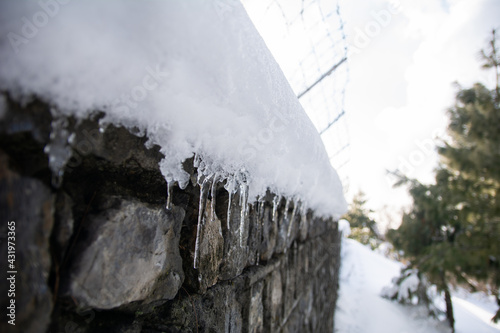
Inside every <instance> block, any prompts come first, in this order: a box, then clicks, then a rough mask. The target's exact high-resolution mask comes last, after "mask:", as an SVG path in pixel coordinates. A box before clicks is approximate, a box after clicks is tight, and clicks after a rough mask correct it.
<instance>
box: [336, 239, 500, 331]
mask: <svg viewBox="0 0 500 333" xmlns="http://www.w3.org/2000/svg"><path fill="white" fill-rule="evenodd" d="M401 267H402V265H401V263H399V262H396V261H393V260H390V259H387V258H385V257H384V256H382V255H381V254H378V253H376V252H373V251H371V250H370V249H369V248H367V247H365V246H363V245H361V244H359V243H358V242H356V241H354V240H351V239H344V240H343V243H342V270H341V276H340V297H339V300H338V303H337V311H336V317H335V332H339V333H358V332H359V333H448V332H450V329H449V328H448V327H447V325H446V323H441V322H438V321H437V320H435V319H433V318H430V317H428V316H427V315H426V312H425V310H424V309H421V308H414V307H405V306H402V305H399V304H398V303H396V302H392V301H390V300H387V299H384V298H382V297H380V296H379V295H380V291H381V289H382V288H383V287H384V286H387V285H389V284H390V283H391V279H392V278H393V277H395V276H398V275H399V273H400V269H401ZM453 305H454V309H455V319H456V332H457V333H497V332H500V325H498V324H497V325H494V324H492V323H490V322H489V319H490V318H491V317H493V312H494V307H492V302H491V300H490V299H488V298H487V297H484V298H479V297H474V295H470V294H467V293H465V292H463V291H461V292H460V293H457V294H456V295H455V296H454V297H453Z"/></svg>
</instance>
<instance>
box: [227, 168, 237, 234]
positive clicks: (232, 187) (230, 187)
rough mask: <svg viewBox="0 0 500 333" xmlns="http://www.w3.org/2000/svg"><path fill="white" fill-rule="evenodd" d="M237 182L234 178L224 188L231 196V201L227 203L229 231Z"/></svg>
mask: <svg viewBox="0 0 500 333" xmlns="http://www.w3.org/2000/svg"><path fill="white" fill-rule="evenodd" d="M235 184H236V180H235V179H234V178H230V179H228V180H227V182H226V185H224V188H225V189H226V190H227V192H228V194H229V200H228V203H227V230H230V229H231V204H232V202H233V193H234V190H235Z"/></svg>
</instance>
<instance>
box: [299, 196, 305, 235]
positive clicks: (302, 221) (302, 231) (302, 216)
mask: <svg viewBox="0 0 500 333" xmlns="http://www.w3.org/2000/svg"><path fill="white" fill-rule="evenodd" d="M301 205H302V206H301V207H300V225H299V230H300V236H301V238H302V239H304V238H305V237H306V232H307V203H306V202H302V203H301Z"/></svg>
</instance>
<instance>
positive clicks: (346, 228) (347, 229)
mask: <svg viewBox="0 0 500 333" xmlns="http://www.w3.org/2000/svg"><path fill="white" fill-rule="evenodd" d="M339 232H340V233H341V234H342V236H344V237H349V235H350V234H351V223H350V222H349V221H347V220H346V219H340V220H339Z"/></svg>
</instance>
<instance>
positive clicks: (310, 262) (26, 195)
mask: <svg viewBox="0 0 500 333" xmlns="http://www.w3.org/2000/svg"><path fill="white" fill-rule="evenodd" d="M6 100H7V107H6V110H5V113H4V115H3V118H2V119H0V220H1V224H0V233H1V235H2V239H1V241H2V246H1V249H0V251H1V252H0V256H1V257H0V262H1V263H2V270H3V272H6V269H4V267H6V265H7V263H6V262H5V261H6V258H7V247H6V242H5V240H6V239H5V237H6V235H7V231H8V230H7V221H15V226H16V262H15V265H16V270H17V274H16V296H15V302H16V303H15V305H16V326H12V325H9V324H7V319H8V317H7V316H6V313H3V315H2V318H3V319H2V320H1V324H0V325H1V326H0V330H1V331H2V332H58V333H59V332H280V331H283V332H333V324H334V323H333V318H334V310H335V302H336V299H337V286H338V269H339V250H340V249H339V247H340V240H339V235H338V228H337V223H336V222H334V221H331V220H321V219H318V218H315V217H314V216H313V214H312V212H311V211H306V210H305V209H301V207H300V202H294V201H292V200H287V199H286V198H277V197H275V196H274V195H273V194H272V193H268V194H267V195H266V197H263V198H260V199H259V201H258V202H254V203H251V204H249V205H248V206H247V205H245V204H244V202H245V200H244V199H245V198H244V192H243V198H240V196H241V195H242V194H241V193H242V192H236V193H234V194H232V195H231V196H230V195H229V193H228V191H227V190H226V189H225V188H224V184H223V183H222V182H220V181H218V180H216V181H215V182H214V181H213V179H205V180H204V179H197V178H198V177H197V169H196V168H195V167H193V164H194V163H193V161H192V160H190V161H186V162H185V165H184V167H185V169H186V171H188V172H189V173H190V174H191V176H192V182H190V184H189V185H188V186H187V187H186V188H185V189H180V188H178V187H177V186H171V188H170V191H167V188H168V187H167V184H166V182H165V180H164V179H163V177H162V175H161V173H160V171H159V169H158V162H159V161H160V159H161V158H162V154H161V153H160V152H159V149H158V147H152V148H151V149H146V148H145V146H144V143H145V142H146V141H147V138H146V137H144V136H138V135H134V134H131V133H130V132H129V131H127V130H125V129H124V128H120V127H114V126H108V127H107V128H106V129H105V130H104V131H103V130H102V129H100V128H99V125H98V120H99V118H100V116H102V115H101V114H99V113H96V114H95V117H94V118H93V119H88V120H85V121H76V120H75V119H72V118H64V119H63V120H62V123H63V126H62V127H61V125H60V124H61V119H59V120H57V119H54V118H53V114H54V112H50V108H49V106H48V105H47V104H45V103H43V102H41V101H33V102H30V103H28V104H26V105H20V104H19V103H16V102H14V101H12V100H11V99H9V98H7V99H6ZM56 120H57V121H56ZM53 129H55V130H53ZM60 131H63V132H62V134H61V133H60ZM64 131H65V132H64ZM51 132H52V135H51ZM58 133H59V134H58ZM61 137H62V138H63V139H64V140H62V143H63V144H61V140H60V138H61ZM58 138H59V139H58ZM57 140H59V142H58V141H57ZM48 144H49V145H50V146H51V149H61V150H62V151H63V152H64V151H67V152H69V153H70V155H71V158H70V159H69V161H68V162H67V165H66V166H65V168H64V170H65V171H64V175H58V174H57V173H56V174H54V169H52V170H51V169H50V168H49V165H50V161H49V158H48V157H47V154H46V153H45V152H44V147H46V146H47V145H48ZM70 155H68V156H70ZM52 162H53V161H52ZM199 183H201V185H199ZM167 192H169V193H170V194H171V196H170V198H171V199H172V205H171V207H170V209H167V208H166V200H167ZM200 199H201V200H200ZM241 199H243V200H241ZM241 202H243V204H240V203H241ZM245 206H246V207H248V209H246V210H245V209H242V207H245ZM200 212H201V213H200ZM228 219H229V221H228ZM198 225H199V226H200V228H199V230H198ZM240 226H241V227H240ZM197 238H198V252H197V253H196V256H197V262H198V265H197V268H196V269H194V268H193V264H194V259H195V252H196V251H195V249H196V248H197V246H196V240H197ZM2 274H4V273H2ZM5 278H6V277H5ZM4 281H5V280H4ZM7 289H8V285H7V284H5V283H2V284H1V285H0V295H2V297H1V298H0V299H1V304H0V306H1V308H2V309H6V308H7V306H8V305H9V303H8V302H9V299H7V298H6V297H4V295H7V292H8V290H7ZM2 311H5V310H2ZM6 318H7V319H6Z"/></svg>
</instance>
